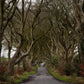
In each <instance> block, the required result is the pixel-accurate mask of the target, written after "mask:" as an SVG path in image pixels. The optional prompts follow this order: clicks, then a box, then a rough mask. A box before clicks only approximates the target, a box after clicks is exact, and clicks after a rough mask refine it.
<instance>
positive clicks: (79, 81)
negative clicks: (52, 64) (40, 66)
mask: <svg viewBox="0 0 84 84" xmlns="http://www.w3.org/2000/svg"><path fill="white" fill-rule="evenodd" d="M49 72H50V73H51V74H52V75H53V77H55V78H56V79H58V80H61V81H65V82H71V83H76V84H84V78H83V77H76V76H66V75H60V74H59V73H57V72H54V70H52V69H50V70H49Z"/></svg>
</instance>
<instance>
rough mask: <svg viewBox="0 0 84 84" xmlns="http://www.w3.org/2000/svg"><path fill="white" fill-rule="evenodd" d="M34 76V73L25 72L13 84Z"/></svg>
mask: <svg viewBox="0 0 84 84" xmlns="http://www.w3.org/2000/svg"><path fill="white" fill-rule="evenodd" d="M32 74H35V71H32V72H25V73H23V75H22V76H20V78H19V79H16V80H14V82H15V84H17V83H21V82H23V80H25V79H27V78H28V76H29V75H32Z"/></svg>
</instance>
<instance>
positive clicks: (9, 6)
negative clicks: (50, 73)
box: [0, 0, 84, 79]
mask: <svg viewBox="0 0 84 84" xmlns="http://www.w3.org/2000/svg"><path fill="white" fill-rule="evenodd" d="M4 47H5V48H4ZM5 50H7V54H5V55H4V54H3V53H5ZM12 52H14V53H13V54H12ZM42 62H46V66H49V67H53V68H54V69H59V71H60V72H62V73H64V74H66V75H72V74H73V73H76V75H77V76H84V0H0V78H1V79H2V75H3V74H4V73H5V72H6V73H7V75H14V72H15V69H16V67H15V66H17V68H18V70H20V66H21V65H22V66H23V70H24V71H26V70H27V71H29V70H31V68H32V66H38V65H39V64H40V63H42Z"/></svg>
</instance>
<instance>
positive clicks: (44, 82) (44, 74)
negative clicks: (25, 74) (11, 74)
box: [20, 67, 71, 84]
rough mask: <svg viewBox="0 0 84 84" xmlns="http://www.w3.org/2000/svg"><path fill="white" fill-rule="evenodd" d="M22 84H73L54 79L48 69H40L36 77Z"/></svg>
mask: <svg viewBox="0 0 84 84" xmlns="http://www.w3.org/2000/svg"><path fill="white" fill-rule="evenodd" d="M20 84H71V83H66V82H62V81H59V80H56V79H55V78H53V77H52V76H51V75H50V74H49V73H48V71H47V70H46V68H44V67H40V68H38V71H37V73H36V74H35V75H32V76H30V77H29V79H28V80H26V81H25V82H24V83H20Z"/></svg>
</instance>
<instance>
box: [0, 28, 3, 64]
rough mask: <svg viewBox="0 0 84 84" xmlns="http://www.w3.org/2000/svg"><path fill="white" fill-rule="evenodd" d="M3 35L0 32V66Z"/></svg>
mask: <svg viewBox="0 0 84 84" xmlns="http://www.w3.org/2000/svg"><path fill="white" fill-rule="evenodd" d="M2 36H3V34H2V32H1V30H0V64H1V49H2V39H3V37H2Z"/></svg>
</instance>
